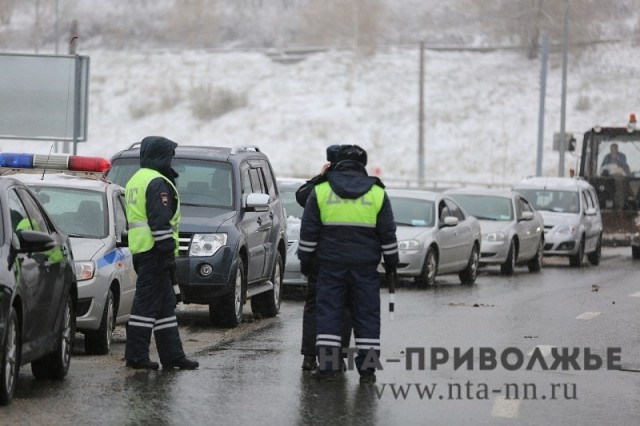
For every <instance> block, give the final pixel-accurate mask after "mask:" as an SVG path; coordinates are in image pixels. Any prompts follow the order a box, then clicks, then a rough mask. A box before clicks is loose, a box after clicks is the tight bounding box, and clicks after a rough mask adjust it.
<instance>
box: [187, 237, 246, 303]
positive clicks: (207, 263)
mask: <svg viewBox="0 0 640 426" xmlns="http://www.w3.org/2000/svg"><path fill="white" fill-rule="evenodd" d="M233 258H234V251H233V250H232V249H231V248H230V247H228V246H227V247H223V248H221V249H220V250H218V251H217V252H216V253H215V254H214V255H213V256H208V257H189V256H179V257H178V258H177V259H176V266H177V269H176V275H177V278H178V284H179V285H180V292H181V293H182V300H183V302H184V303H198V304H205V305H206V304H210V303H213V302H214V301H215V300H216V299H218V298H220V297H221V296H224V295H226V294H229V293H232V292H233V290H234V278H235V276H234V275H233V272H234V271H233V270H232V266H234V265H235V262H234V259H233Z"/></svg>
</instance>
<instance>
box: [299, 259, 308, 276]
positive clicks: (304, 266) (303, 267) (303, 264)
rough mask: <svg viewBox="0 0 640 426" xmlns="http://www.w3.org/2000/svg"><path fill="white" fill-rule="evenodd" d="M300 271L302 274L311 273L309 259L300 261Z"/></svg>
mask: <svg viewBox="0 0 640 426" xmlns="http://www.w3.org/2000/svg"><path fill="white" fill-rule="evenodd" d="M300 272H302V275H304V276H307V277H308V276H309V274H310V273H311V260H301V261H300Z"/></svg>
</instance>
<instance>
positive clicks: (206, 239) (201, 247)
mask: <svg viewBox="0 0 640 426" xmlns="http://www.w3.org/2000/svg"><path fill="white" fill-rule="evenodd" d="M226 245H227V234H194V235H193V239H192V240H191V246H189V256H195V257H206V256H213V255H214V254H215V253H216V252H217V251H218V250H219V249H220V247H224V246H226Z"/></svg>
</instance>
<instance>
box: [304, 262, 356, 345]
mask: <svg viewBox="0 0 640 426" xmlns="http://www.w3.org/2000/svg"><path fill="white" fill-rule="evenodd" d="M351 329H352V326H351V315H350V313H349V309H348V307H345V310H344V313H343V316H342V348H343V349H347V348H348V347H349V342H350V341H351ZM316 335H317V330H316V276H315V275H313V274H312V275H309V278H308V280H307V296H306V299H305V302H304V311H303V313H302V347H301V348H300V353H301V354H302V355H305V356H316ZM343 355H344V354H343Z"/></svg>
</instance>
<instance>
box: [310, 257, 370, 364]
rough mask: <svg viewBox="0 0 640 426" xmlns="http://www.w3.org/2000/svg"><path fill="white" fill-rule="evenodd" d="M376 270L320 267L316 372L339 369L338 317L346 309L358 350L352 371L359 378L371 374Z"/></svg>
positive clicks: (317, 299) (339, 318) (340, 321)
mask: <svg viewBox="0 0 640 426" xmlns="http://www.w3.org/2000/svg"><path fill="white" fill-rule="evenodd" d="M376 266H377V265H371V266H370V267H369V266H365V267H362V268H358V269H353V268H341V267H336V266H324V265H321V266H320V270H319V272H318V283H317V297H316V301H317V308H316V309H317V315H316V317H317V330H318V336H317V338H316V349H317V354H318V364H319V368H320V370H322V371H328V370H334V371H336V370H338V369H339V368H340V367H339V365H336V364H337V363H336V362H335V360H336V356H335V355H336V354H338V353H339V349H340V346H341V336H340V331H341V329H342V315H343V312H344V309H345V306H349V308H350V311H351V321H352V322H353V332H354V335H355V343H356V348H357V349H358V353H357V356H356V359H355V364H356V367H357V369H358V372H359V373H360V374H361V375H370V374H373V373H374V372H375V366H374V364H375V361H377V360H379V357H380V276H379V275H378V271H377V269H376Z"/></svg>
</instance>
